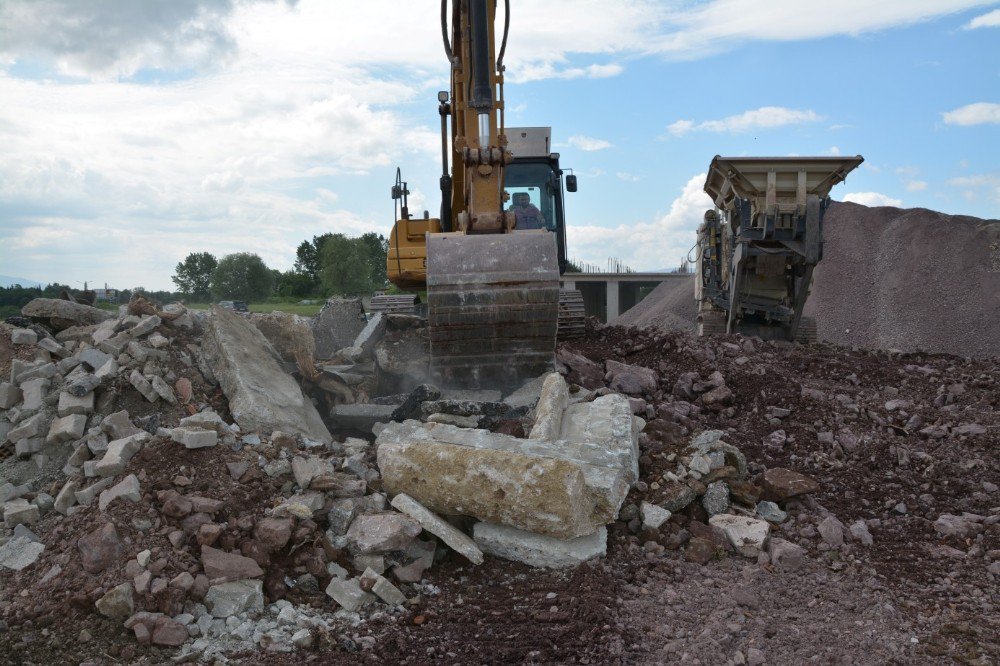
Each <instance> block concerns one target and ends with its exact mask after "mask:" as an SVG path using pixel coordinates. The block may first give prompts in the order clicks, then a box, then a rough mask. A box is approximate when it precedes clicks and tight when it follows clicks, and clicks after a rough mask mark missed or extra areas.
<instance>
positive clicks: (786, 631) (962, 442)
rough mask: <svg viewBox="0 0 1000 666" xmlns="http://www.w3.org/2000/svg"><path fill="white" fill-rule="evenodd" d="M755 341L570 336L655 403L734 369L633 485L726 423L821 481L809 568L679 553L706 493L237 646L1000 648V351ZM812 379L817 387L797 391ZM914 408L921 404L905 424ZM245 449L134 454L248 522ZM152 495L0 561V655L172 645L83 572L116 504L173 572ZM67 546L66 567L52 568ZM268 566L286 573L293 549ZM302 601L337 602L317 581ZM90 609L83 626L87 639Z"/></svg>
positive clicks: (767, 456)
mask: <svg viewBox="0 0 1000 666" xmlns="http://www.w3.org/2000/svg"><path fill="white" fill-rule="evenodd" d="M744 343H745V341H744V340H743V339H742V338H740V337H738V336H729V337H722V338H714V339H698V338H694V337H692V336H690V335H687V334H681V333H663V332H659V331H656V330H646V331H640V330H636V329H626V328H622V327H605V328H602V329H600V330H595V329H594V328H592V327H591V328H590V329H588V332H587V334H586V337H585V338H583V339H582V340H578V341H574V342H573V343H572V344H571V345H570V346H571V347H572V348H573V349H574V350H575V351H577V352H579V353H581V354H583V355H585V356H587V357H588V358H590V359H591V360H594V361H597V362H604V361H606V360H609V359H614V360H618V361H622V362H625V363H629V364H637V365H642V366H645V367H650V368H654V369H656V370H657V371H658V373H659V375H660V391H659V394H658V395H657V396H653V397H651V401H652V404H653V405H654V407H657V408H659V409H660V413H661V414H665V413H666V411H667V410H668V406H669V405H670V403H671V402H672V401H673V400H674V399H673V398H671V397H670V395H669V394H670V390H671V387H672V386H673V384H674V382H675V381H676V380H677V378H678V377H679V376H680V375H681V374H682V373H684V372H696V373H698V374H699V375H700V376H702V377H707V376H708V375H709V374H711V373H712V372H713V371H716V370H717V371H719V372H721V373H722V374H723V376H724V377H725V380H726V385H727V386H728V387H729V388H731V389H732V391H733V392H734V401H733V404H732V405H731V406H730V407H729V408H728V409H725V410H722V411H710V410H707V409H705V410H701V411H700V412H698V413H695V414H692V415H691V416H689V417H685V418H683V419H675V420H667V419H665V418H656V419H653V420H651V421H650V423H649V425H648V426H647V429H646V431H645V433H644V436H643V438H642V442H641V444H642V448H643V458H642V460H641V477H642V483H640V484H637V486H636V488H635V489H634V490H633V491H632V494H631V495H630V497H629V500H628V502H627V504H630V505H631V504H637V503H638V502H640V501H641V500H644V499H647V500H650V501H655V500H656V499H658V498H659V496H660V495H659V493H660V492H661V491H658V490H656V489H655V488H654V487H653V484H655V483H658V482H659V481H660V479H661V476H662V474H663V472H664V471H666V470H668V469H670V468H671V465H670V464H669V463H668V462H667V460H666V457H667V456H668V455H669V454H670V453H672V452H678V451H680V450H681V448H682V446H683V443H685V442H686V441H687V440H688V438H689V437H690V436H691V434H692V433H696V432H699V431H702V430H706V429H709V428H720V429H724V430H727V431H728V435H727V437H726V439H727V441H729V442H731V443H732V444H735V445H736V446H738V447H739V448H740V449H741V450H742V451H743V452H744V454H745V455H746V457H747V459H748V462H749V466H750V472H751V478H752V479H756V478H757V477H758V475H759V474H760V473H761V472H762V471H763V470H764V469H765V468H772V467H778V466H784V467H788V468H790V469H794V470H797V471H800V472H803V473H806V474H809V475H810V476H812V477H813V478H815V479H816V480H817V481H818V482H819V483H820V490H819V492H818V493H816V494H815V496H814V497H809V498H806V499H805V500H803V501H793V502H790V503H789V504H788V506H787V507H786V508H787V509H788V511H789V514H790V518H789V520H788V521H787V522H786V523H784V524H783V525H782V526H781V527H780V528H778V530H777V533H776V536H780V537H781V538H784V539H786V540H789V541H792V542H795V543H797V544H799V545H801V546H802V547H804V548H805V549H806V551H807V560H806V563H805V564H804V566H803V567H802V569H800V570H798V571H795V572H780V571H778V570H776V569H774V568H772V567H770V565H768V564H762V565H759V564H757V563H756V562H755V561H754V560H749V559H745V558H742V557H739V556H736V555H733V554H729V553H726V552H724V551H721V550H720V551H719V552H718V553H717V559H715V560H714V561H712V562H710V563H709V564H708V565H706V566H700V565H696V564H692V563H689V562H686V561H685V560H684V558H683V555H682V553H683V551H682V550H677V548H678V546H679V545H680V543H681V542H682V541H683V538H682V535H683V533H684V532H686V531H687V529H686V528H687V527H689V526H690V525H691V523H690V521H692V520H693V519H699V520H702V519H704V514H703V510H702V509H701V508H700V507H699V506H696V505H692V507H689V508H688V509H686V510H684V511H682V512H681V513H680V514H679V515H676V516H674V517H673V518H671V520H670V521H669V522H668V523H667V524H666V525H664V527H662V528H660V530H659V531H658V532H654V533H649V532H642V533H639V532H637V531H633V530H632V529H630V528H629V526H628V525H626V524H625V523H624V522H621V521H620V522H617V523H615V524H613V525H612V526H611V527H610V529H609V534H610V536H609V544H608V556H607V558H605V559H604V560H601V561H598V562H594V563H590V564H587V565H584V566H582V567H580V568H579V569H577V570H575V571H571V572H544V571H537V570H532V569H529V568H527V567H524V566H521V565H517V564H512V563H508V562H503V561H499V560H496V559H494V558H488V559H487V562H486V563H485V564H484V565H483V566H480V567H471V566H469V565H468V564H467V563H464V562H463V561H462V560H461V559H460V558H458V557H457V556H455V555H454V554H449V555H448V556H447V558H446V559H445V560H444V561H442V562H439V563H437V564H436V565H435V566H434V567H433V568H432V569H430V570H429V571H428V572H427V575H426V582H427V585H426V586H424V587H423V588H422V590H421V592H420V595H419V598H417V599H415V600H414V601H413V602H412V604H411V610H410V611H409V612H408V613H407V614H404V615H402V616H398V617H397V616H394V615H392V614H382V615H380V616H377V617H374V618H372V619H371V620H369V621H368V622H366V623H364V624H361V625H359V626H357V627H350V626H344V627H343V628H341V629H338V630H336V631H332V632H330V633H329V634H328V635H326V636H322V637H321V640H320V644H319V646H318V650H317V651H314V652H306V653H296V654H292V655H272V654H268V653H264V652H255V653H253V654H248V655H242V656H241V658H240V660H241V661H243V662H250V663H267V664H272V663H274V664H277V663H281V664H285V663H288V664H291V663H299V662H301V661H312V662H315V663H371V664H375V663H378V664H381V663H412V664H424V663H430V662H439V663H512V662H518V663H521V662H526V663H560V664H563V663H591V664H607V663H622V664H624V663H629V664H631V663H701V664H723V663H742V660H744V659H746V658H749V657H751V656H754V657H755V656H757V653H756V651H757V650H759V651H760V652H761V653H762V654H763V655H764V658H765V659H766V663H768V664H799V663H811V662H816V663H855V664H884V663H894V664H911V663H919V664H924V663H942V664H944V663H949V664H950V663H968V664H990V663H995V662H996V661H997V660H998V659H1000V620H998V618H1000V612H998V609H1000V606H998V604H1000V592H998V588H997V585H996V577H995V576H993V575H992V574H987V572H986V567H987V565H988V564H989V562H990V559H991V558H993V559H994V560H995V559H996V557H997V551H998V550H1000V523H998V522H997V520H996V517H997V516H998V515H1000V509H998V508H997V507H998V505H1000V497H998V495H997V491H996V490H995V488H994V489H993V490H990V489H989V488H991V486H990V484H998V483H1000V457H998V456H997V449H998V445H1000V416H998V413H997V408H998V407H1000V386H998V382H1000V362H998V360H997V359H983V360H968V359H962V358H959V357H955V356H948V355H934V354H925V353H914V354H888V353H879V352H866V351H849V350H846V349H843V348H838V347H833V346H829V345H820V346H812V347H802V346H797V345H795V346H790V345H782V346H776V345H774V344H770V343H761V342H759V341H756V342H753V343H752V345H753V346H752V348H751V347H750V346H749V345H748V346H746V347H744V346H743V345H744ZM958 384H961V385H962V387H963V389H964V391H958V390H957V389H956V390H954V391H953V395H954V397H953V399H951V401H950V402H949V404H947V405H941V404H936V403H939V402H941V401H940V400H938V396H939V395H941V391H942V387H944V390H945V391H947V390H948V389H947V387H954V386H956V385H958ZM803 388H808V389H816V390H818V391H821V392H822V394H823V397H822V398H820V399H814V398H807V397H803V394H802V389H803ZM841 396H843V397H841ZM890 399H906V400H909V401H911V402H912V406H911V407H907V408H905V411H906V414H900V411H899V410H893V411H889V410H888V409H887V408H886V406H885V403H886V402H887V401H888V400H890ZM770 406H777V407H784V408H787V409H790V410H791V411H792V413H791V415H790V416H788V417H787V418H785V419H784V420H783V421H782V422H781V423H780V424H772V423H769V421H768V417H767V416H766V415H765V412H766V409H767V407H770ZM914 415H916V416H919V417H920V418H921V419H922V421H923V423H922V424H921V425H920V427H914V426H912V425H911V426H910V427H909V429H907V427H906V426H907V422H908V421H909V420H910V417H911V416H914ZM969 423H976V424H979V425H981V426H983V427H985V428H986V432H985V433H983V434H974V435H969V436H964V435H959V434H956V433H950V434H948V433H947V432H946V434H945V435H944V436H943V437H941V438H940V439H934V438H932V437H928V436H925V435H922V434H920V433H919V430H920V429H922V428H923V427H926V426H929V425H939V426H951V427H954V426H957V425H960V424H969ZM778 429H782V430H784V431H785V433H786V434H787V435H788V436H789V437H790V438H791V437H794V440H793V441H791V442H789V443H787V444H786V445H785V446H784V447H783V448H781V449H779V450H775V449H772V448H768V447H767V446H765V445H764V441H763V440H764V439H765V438H766V437H767V436H768V435H769V434H770V433H772V432H773V431H775V430H778ZM845 430H849V431H851V432H852V433H853V434H854V435H856V436H857V438H858V439H859V445H858V447H857V448H856V449H855V450H853V451H846V450H840V449H839V445H838V446H831V445H830V444H827V443H824V442H823V441H821V440H820V438H819V433H821V432H826V431H832V432H836V433H841V432H842V431H845ZM903 451H905V452H906V454H907V455H906V456H903V454H902V452H903ZM249 455H250V453H249V452H241V453H235V452H231V451H228V450H227V449H225V447H223V446H218V447H215V448H213V449H205V450H200V451H187V450H185V449H183V448H181V447H179V446H177V445H173V444H171V443H169V442H158V443H157V444H155V445H154V446H151V447H149V448H148V449H146V450H144V451H143V452H142V453H141V454H139V455H138V456H136V458H134V459H133V461H132V462H131V463H130V466H129V470H127V471H126V473H127V472H128V471H133V472H135V473H136V474H139V473H142V472H144V473H145V475H146V478H145V480H144V481H143V490H144V491H147V493H149V492H150V491H151V490H152V489H156V488H161V487H167V486H169V485H170V484H172V483H173V478H174V476H175V475H177V474H180V473H183V474H184V475H186V476H189V478H191V480H192V481H193V483H192V486H190V487H189V488H188V489H187V490H186V491H185V492H192V493H198V494H202V495H205V496H208V497H215V498H219V499H224V500H226V508H224V509H223V513H224V516H225V518H227V519H228V521H229V525H230V526H231V527H230V530H235V529H236V528H234V527H232V526H233V525H234V524H235V523H236V522H237V521H238V520H239V518H240V517H241V516H244V515H254V516H259V515H261V513H262V510H263V508H264V506H265V505H266V504H268V503H269V502H271V503H273V501H274V499H273V498H274V497H276V496H278V495H280V492H279V489H278V488H277V487H276V486H275V484H274V482H271V481H270V480H268V479H263V478H260V479H257V480H252V481H249V482H248V483H243V484H238V483H235V482H233V481H231V480H230V479H229V477H228V474H227V473H226V470H225V461H227V460H236V459H239V458H241V457H243V456H249ZM182 466H183V469H182ZM899 503H903V504H905V506H906V508H905V513H904V514H900V513H897V511H896V510H895V508H894V507H896V506H897V505H898V504H899ZM154 504H155V500H153V498H152V496H151V495H149V494H147V497H146V498H145V500H144V501H143V502H142V503H140V504H138V505H131V504H116V505H113V506H112V507H111V510H110V511H109V513H108V515H107V517H106V518H102V517H100V516H98V512H97V510H96V507H94V508H91V509H88V510H87V511H85V512H83V513H80V514H77V515H74V516H72V517H70V518H68V519H63V520H62V521H61V522H60V521H59V520H57V519H55V518H52V517H49V518H47V519H46V520H45V521H43V523H41V524H40V525H38V526H36V528H37V529H36V532H37V533H38V534H39V535H40V536H41V537H42V539H43V540H44V541H45V542H46V544H47V548H46V551H45V552H44V553H43V555H42V558H41V560H40V561H39V562H38V563H37V564H36V565H34V566H33V567H32V568H31V569H28V570H26V571H25V572H22V573H21V574H17V575H14V574H12V573H10V572H8V573H6V574H3V575H2V576H0V586H2V587H0V589H2V594H0V598H3V599H5V600H6V603H5V604H3V606H4V608H5V609H6V612H5V614H4V618H3V623H4V624H3V625H0V627H2V628H0V655H4V656H2V657H0V662H3V661H4V660H7V661H8V662H9V663H27V662H28V661H29V660H32V661H34V662H35V663H80V662H82V661H84V660H86V659H91V660H92V662H91V663H101V664H110V663H120V662H141V663H162V662H164V661H167V660H168V658H169V653H168V652H165V651H161V650H157V649H150V648H146V647H140V646H138V645H137V644H135V641H134V639H133V638H132V637H131V636H129V635H128V634H127V633H126V632H125V631H124V630H122V629H121V628H120V627H119V626H117V625H116V623H112V622H109V621H106V620H103V619H100V618H98V616H97V615H96V614H95V613H94V611H93V599H94V598H95V595H98V594H99V593H100V592H99V591H100V590H101V589H103V588H106V587H108V586H110V585H112V584H114V583H116V582H120V578H121V574H120V572H113V571H109V572H106V573H105V574H100V575H97V576H90V575H88V574H85V573H83V572H82V571H80V569H79V566H78V561H79V556H78V554H77V553H76V548H75V542H76V539H77V538H78V537H79V536H80V535H81V534H83V533H84V532H85V531H89V530H90V529H93V527H94V526H96V525H97V524H99V521H100V520H102V519H110V520H113V521H114V522H115V524H116V525H117V526H118V529H119V532H120V533H121V534H122V537H123V539H127V540H129V541H128V543H127V549H128V554H129V555H132V556H134V553H135V552H138V551H139V550H142V549H143V548H150V547H157V548H160V549H161V551H162V552H163V553H164V557H166V559H167V568H166V571H168V572H171V573H170V574H169V575H173V573H175V572H177V571H180V570H184V569H185V568H190V567H191V566H192V565H193V561H192V558H191V556H190V555H189V554H185V553H184V552H183V551H175V550H173V549H172V548H171V547H170V545H169V543H166V536H165V533H166V532H167V531H168V530H167V529H165V528H166V526H164V527H163V528H157V527H154V528H153V529H152V530H150V531H148V532H146V533H139V532H138V530H136V529H135V527H134V526H133V524H132V520H133V519H134V518H136V517H138V516H145V517H148V518H150V519H154V518H155V517H156V516H158V515H159V514H157V513H156V511H155V510H154ZM962 512H969V513H972V514H978V515H979V516H985V517H988V518H989V521H992V522H990V523H989V524H987V522H988V521H987V522H983V523H982V527H983V528H982V529H981V530H980V531H979V533H978V535H974V536H970V537H969V538H968V539H958V538H954V537H950V538H942V537H939V536H938V535H937V533H936V532H935V530H934V527H933V522H934V521H935V520H936V519H937V517H938V516H939V515H940V514H942V513H952V514H961V513H962ZM828 514H832V515H835V516H836V517H837V518H838V519H839V520H841V521H842V522H843V523H844V524H845V525H849V524H851V523H853V522H854V521H856V520H858V519H868V520H872V519H874V520H878V521H880V522H879V523H878V524H877V525H876V526H872V527H871V533H872V535H873V537H874V545H872V546H870V547H864V546H861V545H859V544H857V543H849V544H847V545H845V546H844V547H842V548H840V549H829V548H827V547H826V546H825V544H824V543H823V542H822V540H821V539H820V538H819V537H818V536H817V535H816V530H815V526H816V523H817V522H818V521H819V520H820V519H821V518H823V517H824V516H825V515H828ZM220 520H221V518H220ZM170 529H173V528H172V527H171V528H170ZM233 538H234V539H238V538H242V535H239V534H235V533H234V534H233ZM188 545H190V542H189V544H188ZM945 546H946V547H947V548H942V547H945ZM991 553H992V555H991ZM155 557H156V556H155V555H154V559H155ZM57 562H60V563H62V566H63V569H64V574H63V576H62V577H60V578H59V579H56V581H54V582H53V583H50V584H48V585H46V586H41V585H39V583H38V580H39V578H40V577H41V576H42V575H44V574H45V573H46V572H47V571H48V570H49V568H50V567H51V566H52V564H54V563H57ZM275 566H276V570H277V571H281V572H282V573H284V572H286V571H288V570H289V567H292V566H294V563H286V562H278V563H276V564H275ZM295 573H296V572H295V571H294V570H293V571H292V574H293V575H294V574H295ZM163 575H168V574H167V573H165V574H163ZM406 591H407V595H408V596H410V597H413V596H414V595H415V594H416V591H415V590H414V589H412V588H406ZM294 600H295V601H296V602H299V603H312V604H321V605H322V606H323V607H324V608H326V609H328V610H329V611H331V612H332V611H333V610H335V604H334V603H333V602H332V601H330V600H329V599H326V598H325V597H324V596H323V595H322V594H320V595H319V596H317V597H315V598H312V597H310V598H295V599H294ZM144 603H149V604H152V603H153V602H152V601H151V600H145V602H144ZM84 628H86V629H87V631H88V632H89V633H90V634H91V635H92V637H93V638H92V639H91V640H90V641H87V642H82V641H81V640H80V638H79V635H80V631H81V629H84ZM737 655H738V656H737Z"/></svg>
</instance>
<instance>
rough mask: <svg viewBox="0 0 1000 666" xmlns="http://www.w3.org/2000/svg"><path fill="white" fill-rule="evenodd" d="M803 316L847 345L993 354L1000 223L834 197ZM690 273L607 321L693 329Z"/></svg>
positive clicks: (998, 343)
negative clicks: (838, 200)
mask: <svg viewBox="0 0 1000 666" xmlns="http://www.w3.org/2000/svg"><path fill="white" fill-rule="evenodd" d="M823 227H824V236H825V247H824V251H823V261H822V262H820V264H819V266H818V267H817V268H816V272H815V281H814V283H813V290H812V294H811V295H810V297H809V300H808V301H807V303H806V311H805V314H806V315H807V316H811V317H815V318H816V322H817V328H818V331H819V337H820V339H821V340H825V341H827V342H834V343H836V344H840V345H845V346H858V347H865V348H879V349H901V350H905V351H914V350H924V351H931V352H939V353H950V354H957V355H961V356H972V357H980V358H981V357H987V356H996V355H1000V327H998V326H996V322H997V321H1000V220H981V219H979V218H974V217H966V216H961V215H945V214H943V213H938V212H935V211H931V210H927V209H924V208H912V209H905V210H904V209H899V208H888V207H880V208H869V207H867V206H861V205H859V204H854V203H841V202H834V203H833V204H832V205H831V206H830V209H829V211H828V212H827V214H826V218H825V219H824V224H823ZM693 280H694V276H692V278H691V280H683V281H682V280H678V281H671V282H666V283H664V284H661V285H660V286H659V287H657V288H656V289H655V290H654V291H653V292H652V293H651V294H650V295H649V296H647V297H646V298H645V299H644V300H643V301H642V302H640V303H639V304H638V305H636V306H635V307H634V308H632V309H631V310H629V311H627V312H625V313H624V314H622V315H621V316H620V317H619V318H618V319H616V320H614V321H613V322H611V323H612V324H620V325H623V326H641V327H647V326H651V327H655V328H659V329H661V330H664V331H676V330H680V331H693V330H694V328H695V317H696V316H697V306H696V305H695V302H694V284H693Z"/></svg>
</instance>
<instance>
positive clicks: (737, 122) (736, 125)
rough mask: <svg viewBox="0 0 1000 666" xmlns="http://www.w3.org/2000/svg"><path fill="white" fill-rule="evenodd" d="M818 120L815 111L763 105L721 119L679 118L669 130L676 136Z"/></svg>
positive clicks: (770, 127)
mask: <svg viewBox="0 0 1000 666" xmlns="http://www.w3.org/2000/svg"><path fill="white" fill-rule="evenodd" d="M817 120H820V116H818V115H817V114H816V113H815V112H814V111H809V110H799V109H788V108H785V107H783V106H762V107H760V108H759V109H753V110H750V111H744V112H743V113H740V114H738V115H735V116H728V117H726V118H722V119H719V120H703V121H701V122H698V123H696V122H695V121H693V120H678V121H676V122H674V123H671V124H670V125H668V126H667V131H668V132H670V133H671V134H673V135H674V136H684V135H685V134H688V133H689V132H694V131H704V132H732V133H738V132H749V131H753V130H757V129H774V128H776V127H784V126H786V125H800V124H803V123H811V122H815V121H817Z"/></svg>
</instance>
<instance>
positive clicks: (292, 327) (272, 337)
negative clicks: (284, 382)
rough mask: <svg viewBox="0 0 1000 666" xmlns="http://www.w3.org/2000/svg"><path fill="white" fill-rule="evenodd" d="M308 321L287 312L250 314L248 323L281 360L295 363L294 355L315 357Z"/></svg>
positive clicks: (314, 346) (314, 344) (313, 342)
mask: <svg viewBox="0 0 1000 666" xmlns="http://www.w3.org/2000/svg"><path fill="white" fill-rule="evenodd" d="M309 321H310V320H309V319H308V318H306V317H300V316H299V315H296V314H291V313H288V312H279V311H274V312H252V313H250V323H251V324H253V325H254V326H255V327H256V328H257V330H258V331H260V332H261V333H263V334H264V337H265V338H267V341H268V342H270V343H271V345H272V346H273V347H274V350H275V351H276V352H278V354H279V355H280V356H281V358H282V359H283V360H285V361H286V362H289V363H294V362H295V354H296V353H300V354H301V353H305V354H307V355H308V356H309V357H310V358H313V357H314V356H315V355H316V343H315V341H314V340H313V332H312V328H311V327H310V325H309Z"/></svg>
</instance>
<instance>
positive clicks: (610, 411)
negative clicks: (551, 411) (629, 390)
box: [559, 393, 646, 483]
mask: <svg viewBox="0 0 1000 666" xmlns="http://www.w3.org/2000/svg"><path fill="white" fill-rule="evenodd" d="M645 423H646V422H645V421H644V420H642V419H641V418H639V417H638V416H634V415H633V414H632V408H631V406H630V405H629V403H628V399H627V398H626V397H625V396H623V395H620V394H617V393H613V394H610V395H605V396H601V397H600V398H597V399H596V400H594V401H592V402H581V403H576V404H572V405H570V406H569V407H567V408H566V412H565V413H564V414H563V418H562V428H561V431H560V433H559V438H560V439H561V440H563V441H566V442H583V443H586V444H587V445H588V446H587V447H586V448H587V451H580V452H579V455H580V457H581V458H583V459H586V460H592V461H595V462H596V461H597V460H600V459H602V458H603V459H604V464H611V461H612V460H613V461H614V462H615V463H616V464H617V465H618V466H620V467H621V468H622V469H623V470H625V471H626V473H627V477H626V478H627V482H628V483H634V482H635V481H637V480H638V479H639V432H640V431H641V430H642V429H643V428H644V427H645ZM601 451H603V452H604V456H607V457H606V458H604V456H601V457H600V458H595V454H599V452H601Z"/></svg>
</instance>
